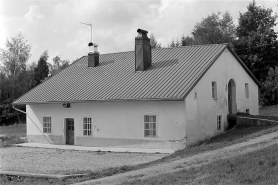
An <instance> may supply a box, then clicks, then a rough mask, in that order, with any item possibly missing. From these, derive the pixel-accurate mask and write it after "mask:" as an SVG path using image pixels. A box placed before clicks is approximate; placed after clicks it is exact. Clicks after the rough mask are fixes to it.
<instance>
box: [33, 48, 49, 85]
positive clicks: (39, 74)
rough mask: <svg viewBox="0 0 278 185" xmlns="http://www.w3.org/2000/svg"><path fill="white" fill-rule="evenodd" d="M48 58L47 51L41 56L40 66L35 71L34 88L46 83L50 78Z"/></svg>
mask: <svg viewBox="0 0 278 185" xmlns="http://www.w3.org/2000/svg"><path fill="white" fill-rule="evenodd" d="M48 57H49V56H48V52H47V51H45V52H43V54H42V55H41V56H40V59H39V61H38V65H37V67H36V68H35V71H34V81H35V84H34V86H37V85H39V84H40V83H41V82H43V81H44V79H45V78H47V77H48V74H49V69H48V64H47V59H48Z"/></svg>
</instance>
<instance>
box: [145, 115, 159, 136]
mask: <svg viewBox="0 0 278 185" xmlns="http://www.w3.org/2000/svg"><path fill="white" fill-rule="evenodd" d="M145 116H155V122H154V121H148V122H146V121H145ZM146 123H148V124H149V126H148V127H149V129H146ZM154 123H155V128H154V126H153V124H154ZM150 124H152V126H150ZM146 130H149V131H150V134H149V135H146ZM153 131H155V135H154V134H153ZM143 135H144V138H148V139H151V138H158V115H157V114H156V113H144V114H143Z"/></svg>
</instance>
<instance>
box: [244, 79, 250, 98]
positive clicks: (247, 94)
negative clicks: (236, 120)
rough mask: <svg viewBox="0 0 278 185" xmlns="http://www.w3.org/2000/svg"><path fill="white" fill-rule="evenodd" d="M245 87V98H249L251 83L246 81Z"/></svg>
mask: <svg viewBox="0 0 278 185" xmlns="http://www.w3.org/2000/svg"><path fill="white" fill-rule="evenodd" d="M244 89H245V98H249V83H248V82H246V83H245V84H244Z"/></svg>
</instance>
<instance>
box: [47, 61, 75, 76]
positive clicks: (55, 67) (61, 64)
mask: <svg viewBox="0 0 278 185" xmlns="http://www.w3.org/2000/svg"><path fill="white" fill-rule="evenodd" d="M48 65H49V72H50V75H51V76H54V75H56V74H57V73H58V72H60V71H62V70H63V69H65V68H67V67H68V66H69V65H70V61H69V60H61V57H60V56H56V57H54V58H53V64H51V63H48Z"/></svg>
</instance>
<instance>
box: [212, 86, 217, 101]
mask: <svg viewBox="0 0 278 185" xmlns="http://www.w3.org/2000/svg"><path fill="white" fill-rule="evenodd" d="M211 86H212V99H214V100H217V84H216V82H215V81H212V83H211Z"/></svg>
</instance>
